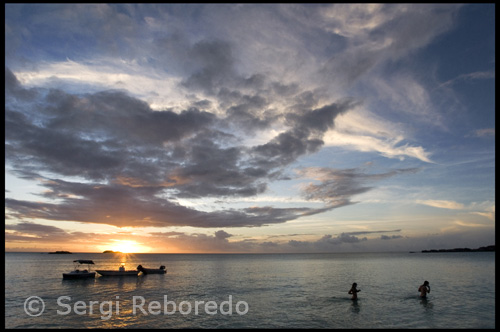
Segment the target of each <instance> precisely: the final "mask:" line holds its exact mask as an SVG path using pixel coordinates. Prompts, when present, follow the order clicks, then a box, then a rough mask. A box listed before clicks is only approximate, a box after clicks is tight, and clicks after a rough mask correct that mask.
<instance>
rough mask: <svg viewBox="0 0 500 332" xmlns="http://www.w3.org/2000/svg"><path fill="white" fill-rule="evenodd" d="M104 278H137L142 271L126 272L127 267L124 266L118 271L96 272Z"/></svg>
mask: <svg viewBox="0 0 500 332" xmlns="http://www.w3.org/2000/svg"><path fill="white" fill-rule="evenodd" d="M95 271H96V272H97V273H99V274H100V275H102V276H106V277H112V276H113V277H123V276H136V277H137V275H138V274H139V272H140V271H137V270H125V266H124V265H123V264H122V265H121V266H120V267H119V268H118V270H95Z"/></svg>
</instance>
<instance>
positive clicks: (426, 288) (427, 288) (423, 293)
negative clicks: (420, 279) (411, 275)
mask: <svg viewBox="0 0 500 332" xmlns="http://www.w3.org/2000/svg"><path fill="white" fill-rule="evenodd" d="M418 291H419V292H420V297H421V298H423V299H425V298H427V293H430V292H431V286H429V282H428V281H427V280H426V281H424V284H423V285H420V287H419V288H418Z"/></svg>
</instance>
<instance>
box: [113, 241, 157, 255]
mask: <svg viewBox="0 0 500 332" xmlns="http://www.w3.org/2000/svg"><path fill="white" fill-rule="evenodd" d="M110 246H111V250H113V251H120V252H122V253H126V254H128V253H141V252H149V251H151V248H149V247H146V246H143V245H141V244H139V243H137V242H135V241H132V240H114V243H112V244H111V245H110Z"/></svg>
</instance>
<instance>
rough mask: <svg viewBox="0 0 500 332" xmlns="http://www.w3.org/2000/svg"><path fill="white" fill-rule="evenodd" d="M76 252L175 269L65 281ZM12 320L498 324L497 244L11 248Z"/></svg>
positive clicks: (24, 324)
mask: <svg viewBox="0 0 500 332" xmlns="http://www.w3.org/2000/svg"><path fill="white" fill-rule="evenodd" d="M75 259H91V260H93V261H94V262H95V264H96V265H95V266H94V267H93V268H94V269H118V267H119V265H120V263H125V265H126V268H127V269H135V268H136V267H137V265H139V264H141V265H143V266H144V267H153V268H158V267H159V266H160V265H165V266H166V268H167V274H165V275H139V276H138V277H102V276H96V278H93V279H89V280H63V279H62V273H63V272H69V271H71V270H73V263H72V261H73V260H75ZM425 280H428V281H429V283H430V286H431V293H430V294H429V295H428V297H427V299H425V300H422V299H420V298H419V297H418V292H417V288H418V287H419V286H420V285H421V284H422V283H423V282H424V281H425ZM354 282H356V283H357V285H358V286H357V287H358V289H360V290H361V291H360V292H359V293H358V300H356V301H353V300H351V299H350V295H349V294H348V293H347V292H348V291H349V289H350V288H351V285H352V283H354ZM5 328H58V329H66V328H149V329H152V328H154V329H157V328H162V329H163V328H210V329H211V328H231V329H232V328H307V329H309V328H345V329H348V328H361V329H364V328H368V329H370V328H378V329H385V328H436V329H440V328H460V329H468V328H488V329H489V328H495V253H494V252H469V253H334V254H128V255H119V254H98V253H92V254H91V253H88V254H72V255H49V254H47V253H5Z"/></svg>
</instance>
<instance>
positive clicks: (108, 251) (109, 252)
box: [102, 250, 122, 254]
mask: <svg viewBox="0 0 500 332" xmlns="http://www.w3.org/2000/svg"><path fill="white" fill-rule="evenodd" d="M102 253H103V254H121V253H122V252H121V251H113V250H104V251H103V252H102Z"/></svg>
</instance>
